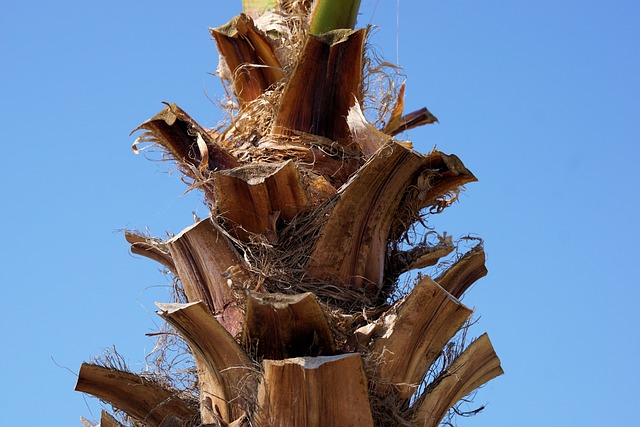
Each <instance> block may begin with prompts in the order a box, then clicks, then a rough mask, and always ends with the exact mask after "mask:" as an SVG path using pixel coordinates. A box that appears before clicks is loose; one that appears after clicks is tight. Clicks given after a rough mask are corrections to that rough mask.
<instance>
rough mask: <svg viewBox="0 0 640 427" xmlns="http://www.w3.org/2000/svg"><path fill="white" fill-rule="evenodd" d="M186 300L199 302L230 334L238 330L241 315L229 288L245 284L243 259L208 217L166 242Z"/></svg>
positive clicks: (240, 286)
mask: <svg viewBox="0 0 640 427" xmlns="http://www.w3.org/2000/svg"><path fill="white" fill-rule="evenodd" d="M167 248H168V249H169V252H170V253H171V257H172V259H173V262H174V264H175V266H176V271H177V272H178V275H179V277H180V281H181V283H182V286H183V288H184V291H185V294H186V295H187V299H188V300H189V301H190V302H195V301H203V302H204V304H205V305H206V306H207V307H208V308H209V310H210V311H211V312H212V313H214V314H215V315H216V317H217V319H218V320H219V321H220V323H221V324H222V325H223V326H224V327H225V328H226V329H227V331H229V333H230V334H231V335H233V336H236V335H238V334H239V333H240V332H241V331H242V321H243V318H244V314H243V313H242V312H241V310H240V308H239V307H238V306H237V297H236V295H235V294H234V291H233V289H232V287H239V288H244V287H249V286H250V283H249V282H250V281H251V279H252V277H253V276H252V274H250V273H249V271H248V269H247V267H246V263H245V261H244V260H243V259H242V257H241V256H240V254H239V253H238V251H237V250H236V249H235V248H234V246H233V244H232V243H231V241H230V240H229V239H228V238H227V236H226V235H225V233H224V231H223V230H222V229H221V228H220V227H219V226H218V225H217V224H216V223H215V222H214V221H213V220H212V219H211V218H207V219H203V220H201V221H199V222H198V223H196V224H194V225H192V226H190V227H188V228H186V229H185V230H183V231H182V232H181V233H180V234H178V235H177V236H175V237H174V238H172V239H171V240H169V241H168V242H167Z"/></svg>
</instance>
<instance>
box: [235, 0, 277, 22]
mask: <svg viewBox="0 0 640 427" xmlns="http://www.w3.org/2000/svg"><path fill="white" fill-rule="evenodd" d="M275 5H276V0H242V11H243V12H244V13H246V14H247V15H249V16H251V17H254V18H256V17H258V16H260V15H262V14H263V13H264V12H266V11H267V10H269V9H271V8H273V7H275Z"/></svg>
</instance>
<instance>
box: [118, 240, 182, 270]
mask: <svg viewBox="0 0 640 427" xmlns="http://www.w3.org/2000/svg"><path fill="white" fill-rule="evenodd" d="M124 238H125V239H126V240H127V242H129V244H131V253H134V254H136V255H142V256H144V257H147V258H149V259H152V260H154V261H156V262H159V263H160V264H162V265H164V266H165V267H166V268H168V269H169V270H170V271H171V272H172V273H173V274H176V266H175V264H174V263H173V258H171V254H170V253H169V249H168V248H167V245H166V244H165V242H163V241H162V240H160V239H156V238H153V237H147V236H144V235H142V234H139V233H134V232H131V231H125V233H124Z"/></svg>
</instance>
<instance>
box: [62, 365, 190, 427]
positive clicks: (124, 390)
mask: <svg viewBox="0 0 640 427" xmlns="http://www.w3.org/2000/svg"><path fill="white" fill-rule="evenodd" d="M75 390H76V391H81V392H83V393H88V394H91V395H92V396H95V397H97V398H99V399H101V400H104V401H106V402H109V403H110V404H112V405H113V406H115V407H117V408H118V409H120V410H122V411H124V412H126V413H127V414H129V415H130V416H131V417H133V418H135V419H137V420H139V421H141V422H144V424H145V425H147V426H149V427H159V426H160V424H161V423H162V421H163V420H164V419H165V418H166V417H169V416H172V417H178V418H181V419H183V420H190V419H192V418H194V417H195V416H196V412H195V411H194V410H193V409H192V408H190V407H189V406H188V405H187V404H186V403H185V402H184V401H183V400H181V399H180V398H179V397H178V396H177V393H176V392H173V391H170V390H167V389H165V388H163V387H162V386H160V385H159V384H158V383H155V382H152V381H149V380H147V379H144V378H143V377H141V376H139V375H136V374H133V373H131V372H124V371H119V370H117V369H111V368H105V367H104V366H99V365H92V364H88V363H83V364H82V366H81V367H80V373H79V374H78V382H77V384H76V387H75Z"/></svg>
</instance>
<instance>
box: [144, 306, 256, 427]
mask: <svg viewBox="0 0 640 427" xmlns="http://www.w3.org/2000/svg"><path fill="white" fill-rule="evenodd" d="M156 305H157V306H158V308H159V309H160V311H159V312H158V314H159V315H160V316H161V317H162V318H163V319H165V320H166V321H167V322H168V323H169V324H170V325H171V326H173V327H174V328H176V330H177V331H178V332H179V333H180V335H182V337H183V338H184V339H185V340H186V341H187V343H188V344H189V346H190V347H191V350H192V352H193V354H194V356H195V360H196V364H197V367H198V371H199V372H200V371H204V375H201V376H199V382H200V399H201V406H204V407H205V408H204V409H205V410H204V411H202V412H203V413H205V414H207V413H211V414H219V415H220V417H221V418H222V420H223V421H225V422H231V421H232V420H234V419H236V418H238V417H240V416H241V415H242V414H243V413H244V408H245V407H246V403H247V400H250V399H251V394H252V393H255V389H256V384H255V368H254V366H253V363H252V362H251V359H250V358H249V357H248V356H247V354H246V353H245V351H244V350H243V349H242V348H241V347H240V346H239V345H238V344H237V343H236V342H235V340H234V339H233V337H232V336H231V335H229V333H228V332H227V331H226V330H225V329H224V328H223V327H222V326H221V325H220V324H219V323H218V321H217V320H216V319H215V318H214V317H213V315H212V314H211V312H210V311H209V310H208V309H207V308H206V306H205V305H204V304H203V303H202V302H196V303H190V304H160V303H158V304H156Z"/></svg>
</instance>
